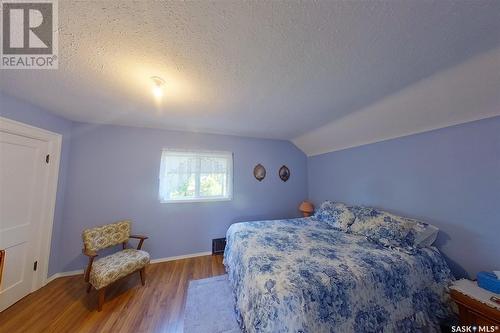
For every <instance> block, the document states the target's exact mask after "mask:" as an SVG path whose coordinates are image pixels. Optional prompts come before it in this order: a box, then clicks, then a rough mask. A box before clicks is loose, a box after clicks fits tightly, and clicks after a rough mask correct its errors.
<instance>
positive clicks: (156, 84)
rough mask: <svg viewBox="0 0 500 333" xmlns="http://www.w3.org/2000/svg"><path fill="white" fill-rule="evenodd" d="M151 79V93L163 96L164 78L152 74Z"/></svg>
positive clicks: (158, 96)
mask: <svg viewBox="0 0 500 333" xmlns="http://www.w3.org/2000/svg"><path fill="white" fill-rule="evenodd" d="M151 81H153V95H155V97H156V98H161V97H162V96H163V85H164V84H165V80H163V79H162V78H161V77H159V76H152V77H151Z"/></svg>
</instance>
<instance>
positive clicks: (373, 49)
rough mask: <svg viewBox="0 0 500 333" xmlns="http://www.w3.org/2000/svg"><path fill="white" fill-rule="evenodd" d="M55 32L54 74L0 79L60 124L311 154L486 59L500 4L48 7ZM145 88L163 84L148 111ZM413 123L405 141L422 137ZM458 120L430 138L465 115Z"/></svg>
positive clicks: (11, 74)
mask: <svg viewBox="0 0 500 333" xmlns="http://www.w3.org/2000/svg"><path fill="white" fill-rule="evenodd" d="M59 25H60V35H59V36H60V37H59V59H60V65H59V69H58V70H24V71H20V70H2V71H1V81H0V89H1V90H2V91H4V92H6V93H7V94H9V95H13V96H15V97H18V98H20V99H24V100H27V101H29V102H31V103H33V104H36V105H39V106H41V107H44V108H46V109H48V110H51V111H53V112H55V113H57V114H59V115H61V116H64V117H66V118H68V119H71V120H76V121H85V122H91V123H111V124H118V125H131V126H143V127H157V128H167V129H180V130H190V131H203V132H211V133H224V134H236V135H243V136H254V137H266V138H277V139H288V140H293V141H294V142H295V143H296V144H297V145H298V146H299V147H301V148H302V149H303V150H304V151H306V153H308V154H314V153H318V152H323V151H328V150H332V149H339V148H342V147H347V146H352V145H353V143H354V144H358V143H359V142H361V143H363V142H367V141H370V140H372V141H373V140H374V139H373V138H371V139H366V138H364V137H363V136H362V134H363V132H364V131H366V128H367V127H368V128H370V126H369V125H366V124H365V125H363V126H352V127H351V128H350V129H349V131H347V133H348V136H345V137H342V138H341V137H340V136H338V137H337V136H336V134H335V133H333V134H332V133H331V131H334V132H335V129H336V128H337V127H335V126H339V125H333V124H343V123H342V122H343V121H345V119H346V117H353V115H356V112H358V114H359V112H360V110H363V111H362V112H363V113H364V114H367V113H370V111H367V110H371V109H370V108H369V106H371V105H378V104H377V103H381V101H383V100H384V99H387V98H390V97H391V96H394V95H397V94H398V93H401V92H402V91H405V89H411V87H412V86H414V85H418V84H419V82H421V81H422V82H425V80H426V79H428V80H431V78H433V77H435V76H436V75H439V73H441V72H443V73H446V72H447V71H450V70H452V69H453V68H458V67H460V66H466V64H467V63H468V62H470V61H472V60H471V59H482V58H481V57H482V56H483V55H487V54H491V53H492V52H493V53H494V50H495V49H496V48H498V47H499V46H500V2H499V1H496V0H492V1H482V0H478V1H447V0H439V1H413V0H411V1H320V2H312V1H304V2H295V1H293V2H292V1H266V2H264V1H259V2H240V1H214V2H212V1H196V2H178V1H175V2H174V1H173V2H153V1H141V2H129V1H59ZM497 56H498V54H496V55H494V56H493V59H491V58H488V59H489V61H490V63H489V66H490V67H489V68H491V66H493V67H494V66H495V61H497V63H496V64H498V59H497V58H495V57H497ZM485 57H487V56H485ZM490 57H491V56H490ZM481 68H482V67H481ZM153 75H158V76H161V77H162V78H164V79H165V81H166V82H167V83H166V87H165V92H166V95H165V96H164V99H163V101H162V102H161V103H159V104H158V103H156V102H155V100H154V99H153V96H152V94H151V83H150V80H149V78H150V77H151V76H153ZM479 81H480V80H479ZM477 83H478V84H481V82H477ZM489 84H490V86H491V85H497V86H498V87H500V85H499V80H498V76H497V77H490V81H489ZM422 98H425V94H424V95H422ZM412 101H414V100H412ZM414 103H416V101H414ZM497 110H498V108H497ZM373 112H377V111H373ZM419 112H420V110H419V108H416V107H413V108H412V114H413V117H414V118H415V119H417V120H415V124H416V125H415V126H414V125H412V124H413V123H410V124H405V126H406V127H405V130H404V132H405V133H411V132H415V131H420V130H422V129H425V128H427V127H428V126H427V125H426V126H421V124H420V120H421V119H427V118H428V113H424V112H422V113H421V114H420V113H419ZM436 112H440V111H439V110H438V111H436ZM463 113H465V116H464V115H461V116H459V117H455V118H453V117H452V118H450V119H452V121H448V120H446V119H445V120H444V121H441V122H440V125H439V126H442V125H446V124H448V123H455V122H461V121H467V120H470V119H472V118H474V114H477V110H476V111H474V110H472V109H470V110H467V111H464V112H463ZM443 117H445V118H446V115H444V116H443ZM481 117H484V115H482V116H481ZM348 119H352V118H348ZM367 119H371V121H373V122H375V125H376V123H377V122H381V121H386V119H378V118H377V117H371V118H367ZM412 119H413V118H412ZM396 125H397V122H396ZM417 125H418V126H417ZM325 126H326V127H325ZM328 126H330V127H328ZM413 127H414V128H413ZM318 131H319V132H318ZM325 131H326V132H327V133H329V134H328V135H326V136H325V135H318V133H324V132H325ZM315 133H316V134H315ZM338 133H339V134H338V135H341V133H340V132H338ZM403 134H404V133H403ZM396 135H400V134H398V133H396ZM385 136H386V137H387V136H389V137H390V136H391V135H390V134H386V135H385ZM379 137H380V136H378V137H377V138H376V140H379V139H380V138H379ZM382 137H384V135H382ZM321 140H323V141H324V140H328V141H329V142H336V141H338V140H341V141H342V140H344V141H348V142H344V141H342V144H341V145H336V146H335V145H332V144H329V145H323V146H322V147H321V148H315V146H318V145H320V141H321ZM334 146H335V147H334ZM311 147H312V148H311Z"/></svg>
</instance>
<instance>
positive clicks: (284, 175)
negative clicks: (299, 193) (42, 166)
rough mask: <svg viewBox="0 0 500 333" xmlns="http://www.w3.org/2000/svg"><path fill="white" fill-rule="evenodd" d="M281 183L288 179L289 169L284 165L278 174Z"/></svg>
mask: <svg viewBox="0 0 500 333" xmlns="http://www.w3.org/2000/svg"><path fill="white" fill-rule="evenodd" d="M278 174H279V176H280V178H281V180H282V181H284V182H286V181H287V180H288V178H290V169H288V168H287V166H286V165H283V166H282V167H281V168H280V170H279V172H278Z"/></svg>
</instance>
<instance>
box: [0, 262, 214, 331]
mask: <svg viewBox="0 0 500 333" xmlns="http://www.w3.org/2000/svg"><path fill="white" fill-rule="evenodd" d="M221 274H224V266H223V264H222V257H221V256H203V257H196V258H190V259H182V260H176V261H169V262H164V263H158V264H152V265H149V266H148V268H147V280H146V286H145V287H142V286H141V282H140V278H139V274H133V275H132V276H130V277H128V278H126V279H124V280H122V281H121V282H118V283H116V284H115V285H113V286H111V287H109V288H108V289H107V295H106V303H105V304H104V308H103V310H102V312H97V311H96V307H97V293H96V291H92V292H91V293H90V294H87V293H86V292H85V288H86V284H85V283H84V281H83V277H82V275H78V276H71V277H63V278H59V279H56V280H54V281H52V282H50V283H49V284H47V285H46V286H45V287H43V288H42V289H40V290H38V291H36V292H34V293H33V294H31V295H29V296H27V297H25V298H23V299H22V300H20V301H19V302H17V303H16V304H14V305H13V306H11V307H10V308H8V309H6V310H5V311H3V312H2V313H0V332H9V333H12V332H30V333H31V332H58V333H59V332H120V333H122V332H168V333H175V332H182V331H183V317H184V304H185V301H186V291H187V287H188V282H189V281H190V280H196V279H203V278H207V277H211V276H216V275H221Z"/></svg>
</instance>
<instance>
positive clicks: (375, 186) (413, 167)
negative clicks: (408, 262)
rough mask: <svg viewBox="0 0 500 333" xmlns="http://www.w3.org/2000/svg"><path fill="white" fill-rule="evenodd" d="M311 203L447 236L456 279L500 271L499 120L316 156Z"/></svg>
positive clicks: (311, 165) (443, 242) (441, 243)
mask: <svg viewBox="0 0 500 333" xmlns="http://www.w3.org/2000/svg"><path fill="white" fill-rule="evenodd" d="M308 184H309V185H308V186H309V197H310V198H311V200H313V202H314V203H316V204H319V203H321V202H322V201H324V200H326V199H330V200H337V201H342V202H347V203H351V204H361V205H370V206H375V207H379V208H383V209H386V210H389V211H393V212H396V213H400V214H401V215H406V216H410V217H416V218H420V219H422V220H424V221H427V222H430V223H432V224H434V225H436V226H437V227H439V228H440V229H441V231H440V234H439V237H438V240H437V243H436V244H437V246H438V247H439V248H440V249H441V250H442V252H443V253H444V255H445V256H446V257H447V258H448V262H449V264H450V267H451V268H452V270H453V271H454V273H455V275H457V276H463V275H466V274H467V273H468V274H470V275H471V276H475V274H476V273H477V272H478V271H480V270H493V269H500V248H499V245H498V244H499V242H498V240H499V236H500V117H495V118H490V119H485V120H480V121H475V122H470V123H466V124H462V125H457V126H452V127H448V128H443V129H439V130H435V131H430V132H426V133H421V134H416V135H411V136H406V137H402V138H397V139H393V140H388V141H384V142H379V143H374V144H369V145H365V146H361V147H356V148H351V149H346V150H341V151H337V152H332V153H327V154H322V155H318V156H313V157H310V158H309V159H308Z"/></svg>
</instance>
